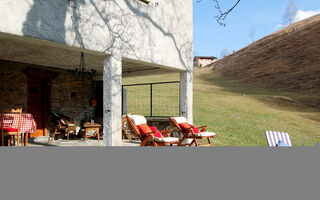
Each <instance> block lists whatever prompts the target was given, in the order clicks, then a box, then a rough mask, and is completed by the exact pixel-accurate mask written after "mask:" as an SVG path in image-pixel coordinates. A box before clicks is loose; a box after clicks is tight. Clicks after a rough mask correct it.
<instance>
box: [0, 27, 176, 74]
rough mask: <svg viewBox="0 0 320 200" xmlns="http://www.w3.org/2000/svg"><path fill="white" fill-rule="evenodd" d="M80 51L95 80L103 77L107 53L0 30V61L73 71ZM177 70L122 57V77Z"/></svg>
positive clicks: (78, 63) (174, 71)
mask: <svg viewBox="0 0 320 200" xmlns="http://www.w3.org/2000/svg"><path fill="white" fill-rule="evenodd" d="M81 51H83V52H84V53H85V66H86V68H87V69H94V70H96V72H97V73H96V74H97V76H96V77H97V79H102V73H103V61H104V59H105V58H107V56H108V54H104V53H101V52H93V51H88V50H84V49H80V48H74V47H69V46H66V45H61V44H57V43H53V42H48V41H42V40H37V39H32V38H26V37H20V36H12V35H8V34H4V33H0V60H7V61H14V62H20V63H28V64H34V65H42V66H47V67H54V68H60V69H67V70H74V69H76V68H78V67H79V65H80V52H81ZM177 72H178V71H176V70H172V69H168V68H166V67H163V66H158V65H155V64H151V63H145V62H141V61H137V60H132V59H126V58H123V61H122V73H123V77H132V76H145V75H151V74H164V73H177Z"/></svg>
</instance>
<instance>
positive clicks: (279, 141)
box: [266, 131, 292, 147]
mask: <svg viewBox="0 0 320 200" xmlns="http://www.w3.org/2000/svg"><path fill="white" fill-rule="evenodd" d="M266 137H267V141H268V144H269V146H270V147H278V146H279V147H280V146H290V147H291V146H292V144H291V140H290V136H289V134H288V133H286V132H274V131H266Z"/></svg>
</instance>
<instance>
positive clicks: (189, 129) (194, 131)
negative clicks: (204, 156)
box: [169, 117, 216, 146]
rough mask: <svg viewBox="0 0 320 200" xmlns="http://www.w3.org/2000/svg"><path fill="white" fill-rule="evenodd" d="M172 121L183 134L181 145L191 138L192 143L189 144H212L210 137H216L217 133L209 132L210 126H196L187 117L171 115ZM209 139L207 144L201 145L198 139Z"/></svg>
mask: <svg viewBox="0 0 320 200" xmlns="http://www.w3.org/2000/svg"><path fill="white" fill-rule="evenodd" d="M169 119H170V122H171V124H172V126H174V127H176V128H177V129H178V130H179V132H180V133H181V134H182V135H183V137H182V139H181V140H180V142H179V144H178V145H179V146H181V145H183V143H184V141H185V140H187V139H191V140H192V141H191V143H189V146H192V145H193V144H194V145H195V146H212V143H211V141H210V138H213V137H215V135H216V134H215V133H212V132H207V129H206V128H207V127H208V126H201V127H194V126H193V125H191V124H188V123H187V119H186V118H185V117H170V118H169ZM202 139H207V140H208V144H207V145H199V143H198V141H197V140H202Z"/></svg>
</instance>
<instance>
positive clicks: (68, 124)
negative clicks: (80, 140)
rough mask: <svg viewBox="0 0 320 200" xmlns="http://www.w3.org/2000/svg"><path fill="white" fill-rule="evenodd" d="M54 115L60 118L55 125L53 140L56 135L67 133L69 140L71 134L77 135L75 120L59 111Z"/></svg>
mask: <svg viewBox="0 0 320 200" xmlns="http://www.w3.org/2000/svg"><path fill="white" fill-rule="evenodd" d="M54 115H55V116H56V117H57V118H58V119H57V123H58V124H57V125H56V127H55V130H54V133H53V135H52V138H51V142H52V141H53V140H54V137H55V136H56V135H65V134H67V140H68V141H69V138H70V134H72V133H73V134H74V135H76V129H77V127H76V125H75V122H74V120H70V119H67V118H66V117H63V116H60V115H58V114H57V113H54Z"/></svg>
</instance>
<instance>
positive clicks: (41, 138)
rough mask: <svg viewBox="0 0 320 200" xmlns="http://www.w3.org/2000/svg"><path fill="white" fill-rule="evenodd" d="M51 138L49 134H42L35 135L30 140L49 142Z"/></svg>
mask: <svg viewBox="0 0 320 200" xmlns="http://www.w3.org/2000/svg"><path fill="white" fill-rule="evenodd" d="M49 139H50V137H49V136H40V137H34V138H29V140H28V141H29V142H47V141H48V140H49Z"/></svg>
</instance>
